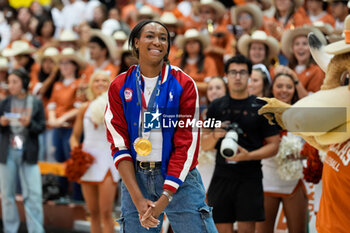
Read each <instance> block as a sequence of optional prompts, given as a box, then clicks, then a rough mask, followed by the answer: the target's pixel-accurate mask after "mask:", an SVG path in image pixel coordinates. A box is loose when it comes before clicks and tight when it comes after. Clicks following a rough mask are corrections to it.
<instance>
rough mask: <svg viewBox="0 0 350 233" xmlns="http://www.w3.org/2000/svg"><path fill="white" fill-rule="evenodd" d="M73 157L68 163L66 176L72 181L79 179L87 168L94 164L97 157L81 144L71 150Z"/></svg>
mask: <svg viewBox="0 0 350 233" xmlns="http://www.w3.org/2000/svg"><path fill="white" fill-rule="evenodd" d="M70 154H71V157H70V159H68V160H67V161H66V162H65V163H66V168H65V171H66V176H67V178H68V180H70V181H78V180H79V179H80V177H82V176H83V175H84V173H85V172H86V170H87V169H89V167H90V166H91V165H92V163H93V162H94V160H95V158H94V157H93V156H92V155H90V154H89V153H87V152H85V151H83V150H82V149H81V145H80V146H78V147H75V148H74V149H73V150H72V151H71V153H70Z"/></svg>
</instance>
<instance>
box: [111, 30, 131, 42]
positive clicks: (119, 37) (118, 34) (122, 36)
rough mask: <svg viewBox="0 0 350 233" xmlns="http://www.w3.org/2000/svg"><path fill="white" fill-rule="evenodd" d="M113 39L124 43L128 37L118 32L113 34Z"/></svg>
mask: <svg viewBox="0 0 350 233" xmlns="http://www.w3.org/2000/svg"><path fill="white" fill-rule="evenodd" d="M113 39H115V40H122V41H125V40H127V39H128V36H127V35H126V33H125V32H124V31H122V30H119V31H116V32H115V33H114V34H113Z"/></svg>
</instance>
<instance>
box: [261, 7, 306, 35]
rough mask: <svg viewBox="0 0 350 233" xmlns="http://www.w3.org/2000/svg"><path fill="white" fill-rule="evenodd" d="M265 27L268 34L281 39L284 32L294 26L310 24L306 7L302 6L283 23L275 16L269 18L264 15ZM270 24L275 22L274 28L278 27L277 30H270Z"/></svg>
mask: <svg viewBox="0 0 350 233" xmlns="http://www.w3.org/2000/svg"><path fill="white" fill-rule="evenodd" d="M263 21H264V22H263V29H264V31H265V32H266V34H267V35H270V36H273V37H275V38H276V39H277V40H278V41H280V40H281V37H282V33H283V32H284V31H286V30H288V29H290V28H293V27H301V26H303V25H304V24H310V23H311V22H310V23H308V21H307V14H306V11H305V10H304V8H302V7H300V8H299V9H298V10H297V11H296V12H295V13H294V14H293V15H292V17H290V18H289V20H288V21H287V23H286V24H283V23H282V22H280V21H279V20H278V19H276V18H275V17H272V18H268V17H264V20H263ZM269 24H274V25H275V26H274V28H277V32H273V31H270V28H269V27H268V26H267V25H269Z"/></svg>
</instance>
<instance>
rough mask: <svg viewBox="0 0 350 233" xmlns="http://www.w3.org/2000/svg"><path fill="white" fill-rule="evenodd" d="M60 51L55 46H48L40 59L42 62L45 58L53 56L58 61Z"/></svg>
mask: <svg viewBox="0 0 350 233" xmlns="http://www.w3.org/2000/svg"><path fill="white" fill-rule="evenodd" d="M59 54H60V52H59V51H58V49H57V48H55V47H48V48H46V49H45V50H44V52H43V53H42V54H41V55H40V56H39V58H38V60H39V62H40V63H41V62H42V61H43V60H44V59H45V58H51V59H52V60H53V61H55V62H57V59H58V56H59Z"/></svg>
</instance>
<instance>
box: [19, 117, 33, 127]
mask: <svg viewBox="0 0 350 233" xmlns="http://www.w3.org/2000/svg"><path fill="white" fill-rule="evenodd" d="M18 121H19V122H20V123H21V124H22V126H24V127H27V126H28V125H29V124H30V115H22V116H21V117H20V118H19V119H18Z"/></svg>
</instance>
